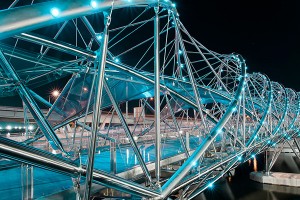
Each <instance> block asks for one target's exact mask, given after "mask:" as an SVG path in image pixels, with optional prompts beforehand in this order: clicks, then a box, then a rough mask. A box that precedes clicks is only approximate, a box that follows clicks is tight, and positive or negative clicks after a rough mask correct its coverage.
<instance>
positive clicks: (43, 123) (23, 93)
mask: <svg viewBox="0 0 300 200" xmlns="http://www.w3.org/2000/svg"><path fill="white" fill-rule="evenodd" d="M0 65H1V66H2V68H3V70H4V71H5V73H6V75H7V76H8V77H9V78H11V79H12V80H14V81H15V82H16V84H17V85H18V87H17V88H18V93H19V95H20V97H21V99H22V100H23V102H24V103H25V104H26V106H27V108H28V109H29V111H30V113H31V115H32V116H33V118H34V119H35V121H36V123H37V125H38V126H39V128H40V129H41V131H42V132H43V134H44V135H45V136H46V138H47V140H48V142H49V143H50V145H51V147H52V148H53V149H54V150H60V151H62V152H63V153H66V152H65V150H64V148H63V146H62V144H61V142H60V141H59V138H58V137H57V135H56V134H55V132H54V131H53V129H52V127H51V125H50V124H49V122H48V121H47V120H46V119H45V117H44V115H43V113H42V111H41V110H40V109H39V107H38V105H37V104H36V102H35V101H34V99H33V98H32V96H31V95H30V93H29V91H28V89H27V88H26V86H25V85H24V83H23V82H22V81H21V80H20V78H19V76H18V75H17V73H16V71H15V70H14V68H13V67H12V66H11V65H10V63H9V62H8V61H7V59H6V58H5V56H4V54H3V52H2V51H0Z"/></svg>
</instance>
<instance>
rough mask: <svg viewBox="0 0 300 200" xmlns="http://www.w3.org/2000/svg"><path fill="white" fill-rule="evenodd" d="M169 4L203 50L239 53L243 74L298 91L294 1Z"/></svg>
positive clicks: (299, 19) (299, 52)
mask: <svg viewBox="0 0 300 200" xmlns="http://www.w3.org/2000/svg"><path fill="white" fill-rule="evenodd" d="M175 2H176V3H177V9H178V11H179V13H180V19H181V21H182V22H183V24H185V26H186V28H187V29H188V30H189V32H190V33H191V35H193V36H194V37H195V38H196V39H197V40H198V41H200V42H201V43H202V44H203V45H205V46H206V47H207V48H209V49H211V50H214V51H216V52H218V53H232V52H236V53H239V54H241V55H242V56H243V57H244V58H245V60H246V63H247V65H248V69H249V70H248V72H262V73H265V74H266V75H268V76H269V78H270V79H271V80H272V81H277V82H279V83H281V84H283V85H284V86H285V87H290V88H293V89H295V90H296V91H300V79H299V72H300V70H299V67H300V59H299V57H300V48H299V47H300V11H299V9H300V1H292V0H280V1H279V0H278V1H269V0H260V1H253V0H242V1H230V0H227V1H218V0H176V1H175Z"/></svg>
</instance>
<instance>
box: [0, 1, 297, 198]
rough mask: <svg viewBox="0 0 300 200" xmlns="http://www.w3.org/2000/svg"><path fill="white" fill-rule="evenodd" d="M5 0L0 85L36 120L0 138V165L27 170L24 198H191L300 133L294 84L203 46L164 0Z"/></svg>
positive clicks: (0, 19) (0, 25)
mask: <svg viewBox="0 0 300 200" xmlns="http://www.w3.org/2000/svg"><path fill="white" fill-rule="evenodd" d="M0 4H4V3H2V2H1V3H0ZM6 4H7V6H6V7H5V8H4V7H2V9H3V10H2V11H0V40H1V41H0V65H1V68H0V96H1V98H7V97H10V96H15V95H17V96H19V97H20V99H21V100H22V102H23V107H24V119H25V121H26V116H27V115H29V114H30V115H31V116H32V117H33V119H34V123H35V124H36V125H37V128H36V129H35V130H34V131H33V132H31V133H30V134H26V136H25V137H22V140H20V139H19V140H16V139H14V138H13V137H5V136H4V135H2V136H1V137H0V155H1V161H0V162H1V165H5V167H3V168H2V169H1V171H2V172H1V173H6V174H9V173H10V172H11V171H12V170H15V171H16V170H18V171H20V170H23V172H24V170H26V173H27V174H28V173H33V175H32V176H33V177H34V181H33V182H34V187H33V188H34V189H33V190H34V194H31V195H34V198H40V197H47V196H48V195H52V194H58V193H63V191H67V190H68V191H70V192H69V193H74V194H75V196H76V198H77V199H80V198H83V199H88V198H89V197H90V196H91V195H93V194H94V193H96V192H95V191H99V190H101V189H105V188H109V189H113V190H115V191H117V192H121V193H126V194H129V195H131V197H132V198H136V199H141V198H143V199H167V198H170V197H171V195H173V194H177V195H178V198H179V199H193V198H195V197H196V196H197V195H199V194H200V193H202V192H203V191H204V190H206V189H207V188H210V187H212V186H213V184H214V183H215V182H216V181H217V180H219V179H220V178H222V177H223V176H225V175H227V174H228V173H229V172H230V170H232V169H234V168H236V167H237V166H238V165H240V164H242V163H244V162H246V161H248V160H249V159H251V158H253V157H254V156H255V155H257V154H260V153H262V152H264V151H266V150H267V149H269V148H274V149H276V148H280V144H283V143H286V142H293V141H294V139H295V138H297V137H299V122H300V121H299V112H300V98H299V93H297V92H296V91H294V90H293V89H290V88H285V87H283V86H282V85H281V84H280V83H277V82H273V81H271V80H270V79H269V78H268V77H267V75H265V74H261V73H259V72H257V73H248V72H247V64H246V62H245V60H244V59H243V57H242V56H241V55H239V54H237V53H229V54H221V53H217V52H214V51H212V50H210V49H208V48H206V47H205V46H203V45H202V44H201V43H200V42H199V41H198V40H196V39H195V38H194V37H193V36H192V35H190V34H189V32H188V30H187V29H186V28H185V26H184V24H182V22H181V21H180V16H179V13H178V12H177V9H176V5H175V3H173V2H171V1H170V0H160V1H155V0H101V1H100V0H99V1H96V0H95V1H89V0H72V1H71V0H64V1H61V0H59V1H37V0H35V1H32V2H29V3H28V4H26V3H24V2H21V1H20V2H19V1H18V0H15V1H12V0H11V2H9V3H8V2H6ZM193 23H195V21H194V22H193ZM197 23H201V22H197ZM195 25H197V24H195ZM204 31H205V30H204ZM262 67H263V66H262ZM53 82H58V83H60V84H61V85H62V84H63V89H62V91H61V92H60V94H59V96H58V98H57V99H56V100H55V102H49V101H48V100H47V99H45V98H43V97H42V96H43V95H42V94H41V93H40V88H41V87H46V86H47V85H48V84H51V83H53ZM45 106H46V107H47V108H49V110H48V111H47V113H46V114H44V113H43V112H42V110H41V108H42V107H45ZM125 107H126V112H125ZM133 107H138V109H137V110H138V111H139V112H136V113H135V116H132V114H128V109H133ZM27 123H29V122H28V120H27ZM295 141H296V142H297V140H295ZM47 178H48V179H49V178H51V181H49V183H48V186H47V187H46V186H45V187H43V184H41V183H40V184H39V180H42V179H44V180H46V179H47ZM16 179H17V180H20V179H21V178H20V177H17V178H16ZM27 182H28V181H27ZM29 182H30V181H29ZM60 184H61V185H63V186H61V185H60ZM1 187H2V186H1ZM3 187H5V186H3ZM10 190H11V191H14V190H13V189H12V188H10ZM7 191H9V189H8V190H6V191H5V190H4V191H2V192H1V196H9V195H11V194H8V193H7ZM27 192H28V191H27ZM31 192H32V191H31ZM29 193H30V191H29ZM23 195H24V194H23ZM27 195H28V194H27ZM25 196H26V195H25ZM23 198H25V197H24V196H23Z"/></svg>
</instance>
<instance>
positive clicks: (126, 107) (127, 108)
mask: <svg viewBox="0 0 300 200" xmlns="http://www.w3.org/2000/svg"><path fill="white" fill-rule="evenodd" d="M127 98H128V82H126V99H127ZM126 122H127V123H128V99H127V101H126Z"/></svg>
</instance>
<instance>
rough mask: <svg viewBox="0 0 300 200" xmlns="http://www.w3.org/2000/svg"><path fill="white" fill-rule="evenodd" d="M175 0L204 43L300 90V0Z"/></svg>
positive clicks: (188, 25) (4, 101)
mask: <svg viewBox="0 0 300 200" xmlns="http://www.w3.org/2000/svg"><path fill="white" fill-rule="evenodd" d="M11 2H12V1H5V2H1V3H0V5H1V7H0V8H1V9H4V8H7V7H8V5H9V4H10V3H11ZM24 2H25V0H24ZM24 2H23V3H24ZM26 2H27V3H28V2H29V1H28V0H26ZM174 2H175V3H176V7H177V9H178V11H179V13H180V19H181V21H182V22H183V24H184V25H185V27H186V28H187V29H188V31H189V32H190V34H191V35H192V36H193V37H195V38H196V39H197V40H198V41H200V42H201V43H202V44H203V45H205V46H206V47H207V48H208V49H211V50H213V51H216V52H218V53H224V54H229V53H232V52H236V53H239V54H241V55H242V56H243V57H244V58H245V60H246V63H247V66H248V69H249V70H248V72H250V73H251V72H262V73H264V74H266V75H267V76H269V78H270V79H271V80H272V81H277V82H279V83H281V84H283V85H284V86H285V87H290V88H293V89H295V90H296V91H300V79H299V78H298V76H299V75H298V74H300V73H299V72H300V70H299V66H300V59H298V58H299V55H300V48H299V46H300V12H299V9H300V1H296V0H280V1H279V0H278V1H269V0H260V1H256V0H251V1H250V0H244V1H231V0H227V1H224V0H175V1H174ZM59 83H60V81H56V82H54V83H53V84H52V85H51V87H50V88H51V89H52V88H60V87H61V88H62V87H63V86H60V85H59ZM39 91H40V94H41V95H42V96H44V97H45V98H48V95H49V92H50V91H51V90H49V88H47V89H45V87H42V88H40V89H39ZM10 99H13V100H14V99H15V98H13V97H12V98H5V99H0V104H2V105H10V104H11V103H12V102H14V103H16V104H20V101H15V100H14V101H10Z"/></svg>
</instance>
